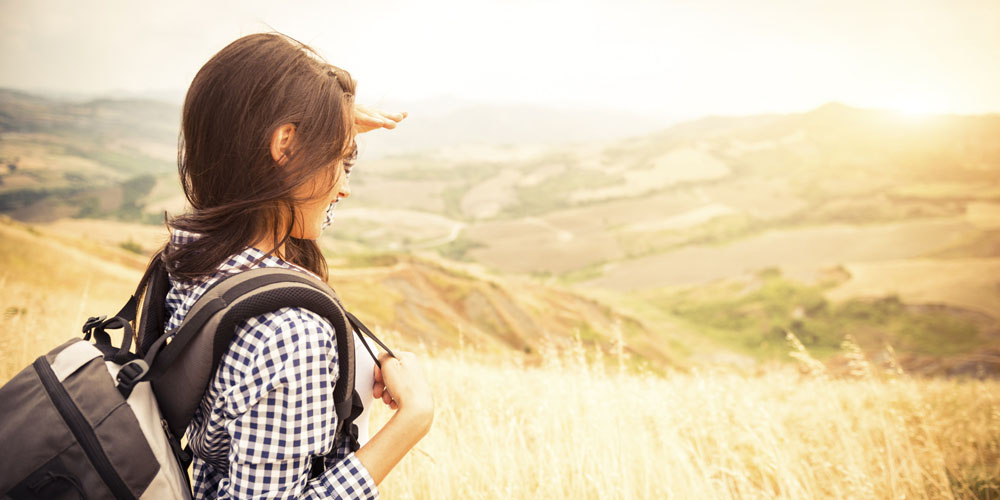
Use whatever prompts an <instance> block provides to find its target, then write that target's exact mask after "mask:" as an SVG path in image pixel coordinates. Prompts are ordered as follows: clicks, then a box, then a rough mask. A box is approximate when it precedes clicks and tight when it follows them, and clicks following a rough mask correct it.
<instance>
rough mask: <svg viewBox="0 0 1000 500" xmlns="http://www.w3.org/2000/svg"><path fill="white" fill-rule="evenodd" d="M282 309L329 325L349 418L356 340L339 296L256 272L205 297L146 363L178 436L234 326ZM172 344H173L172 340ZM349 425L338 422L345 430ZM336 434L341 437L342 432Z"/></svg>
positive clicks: (339, 396)
mask: <svg viewBox="0 0 1000 500" xmlns="http://www.w3.org/2000/svg"><path fill="white" fill-rule="evenodd" d="M282 307H302V308H305V309H309V310H310V311H313V312H314V313H316V314H319V315H320V316H323V317H325V318H326V319H327V320H328V321H330V323H331V325H333V328H334V330H335V332H336V336H337V350H338V353H337V354H338V357H339V358H340V363H339V366H338V370H339V378H338V382H337V384H336V386H335V387H334V402H335V403H337V409H338V416H340V413H341V411H343V412H345V415H344V416H345V417H347V416H349V407H350V406H349V405H350V400H351V399H352V396H353V392H354V339H353V336H352V335H351V334H350V329H349V328H348V326H347V325H348V324H349V323H348V320H347V316H346V314H345V312H344V310H343V308H342V307H341V304H340V301H339V299H337V298H336V294H335V292H333V290H332V289H331V288H330V287H329V286H328V285H326V284H325V283H323V282H322V281H320V280H318V279H316V278H313V277H311V276H308V275H306V274H305V273H301V272H298V271H294V270H289V269H284V268H258V269H251V270H249V271H243V272H240V273H237V274H233V275H230V276H227V277H224V278H222V279H221V280H219V281H218V282H216V283H215V284H214V285H213V286H212V287H210V288H209V289H208V290H206V291H205V293H204V294H202V296H201V297H199V298H198V300H197V301H196V303H195V304H194V305H193V306H192V308H191V310H190V311H189V312H188V313H187V316H186V317H185V318H184V321H183V322H182V324H181V326H180V327H179V328H178V329H176V330H175V331H171V332H167V333H165V334H164V335H162V336H161V337H160V339H158V340H157V341H156V342H154V343H153V344H152V345H151V346H150V350H149V352H147V353H146V362H147V363H148V364H149V366H150V372H149V380H150V382H151V383H152V385H153V391H154V393H155V394H156V396H157V400H158V401H159V403H160V409H161V411H162V413H163V416H164V418H165V419H166V420H167V422H168V424H169V426H170V428H171V431H172V432H174V434H175V435H178V436H180V435H183V433H184V430H185V429H186V428H187V425H188V423H189V422H190V421H191V417H192V416H193V415H194V412H195V409H196V408H197V406H198V404H199V403H200V402H201V397H202V395H203V394H204V392H205V390H206V389H207V388H208V384H209V383H210V381H211V378H212V376H213V374H214V373H215V369H216V367H217V366H218V364H219V361H220V360H221V359H222V356H223V354H225V352H226V351H227V350H228V348H229V344H230V342H231V341H232V338H233V335H234V334H235V329H236V325H237V324H239V323H240V322H242V321H245V320H246V319H249V318H252V317H254V316H258V315H261V314H264V313H267V312H271V311H274V310H276V309H280V308H282ZM168 339H169V340H168ZM345 421H346V419H340V420H339V424H340V426H342V425H343V424H344V423H345ZM337 431H338V432H339V431H340V427H338V429H337Z"/></svg>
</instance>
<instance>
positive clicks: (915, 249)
mask: <svg viewBox="0 0 1000 500" xmlns="http://www.w3.org/2000/svg"><path fill="white" fill-rule="evenodd" d="M976 231H977V229H976V228H975V227H974V226H972V225H971V224H969V223H968V222H966V221H965V220H963V219H962V218H947V219H925V220H918V221H909V222H901V223H894V224H886V225H866V226H854V225H848V224H833V225H824V226H817V227H808V228H799V229H780V230H772V231H767V232H765V233H763V234H761V235H759V236H755V237H752V238H747V239H743V240H739V241H736V242H733V243H729V244H726V245H720V246H713V245H697V246H689V247H684V248H681V249H679V250H675V251H672V252H668V253H663V254H657V255H651V256H647V257H641V258H638V259H632V260H629V261H624V262H616V263H612V264H608V265H607V266H605V269H604V275H603V276H601V277H599V278H595V279H593V280H590V281H587V282H585V283H584V285H587V286H595V287H604V288H610V289H617V290H636V289H641V288H649V287H659V286H668V285H686V284H699V283H707V282H710V281H714V280H718V279H726V278H734V277H737V276H741V275H744V274H746V273H751V272H754V271H755V270H759V269H762V268H767V267H778V268H781V269H782V271H783V272H784V273H785V274H786V275H789V276H793V277H796V278H805V279H811V278H813V277H814V276H815V273H816V272H817V271H819V270H821V269H823V268H825V267H829V266H831V265H837V264H843V263H848V262H878V261H886V260H897V259H907V258H916V257H920V256H922V255H924V254H928V253H931V252H934V251H937V250H941V249H944V248H948V247H950V246H952V245H954V244H956V243H957V242H961V241H964V240H965V239H966V238H968V237H970V235H973V234H975V233H976Z"/></svg>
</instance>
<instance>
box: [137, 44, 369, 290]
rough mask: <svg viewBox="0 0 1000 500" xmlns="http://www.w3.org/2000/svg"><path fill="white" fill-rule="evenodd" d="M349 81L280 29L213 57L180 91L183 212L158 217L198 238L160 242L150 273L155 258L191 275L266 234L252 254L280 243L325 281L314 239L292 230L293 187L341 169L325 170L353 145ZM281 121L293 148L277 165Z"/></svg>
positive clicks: (208, 269)
mask: <svg viewBox="0 0 1000 500" xmlns="http://www.w3.org/2000/svg"><path fill="white" fill-rule="evenodd" d="M355 85H356V84H355V81H354V80H353V79H352V78H351V76H350V74H349V73H347V72H346V71H344V70H342V69H340V68H338V67H336V66H333V65H331V64H329V63H327V62H326V61H325V60H324V59H323V58H322V56H320V55H319V54H318V53H317V52H316V51H315V50H313V49H312V48H311V47H309V46H308V45H305V44H303V43H301V42H298V41H297V40H294V39H292V38H290V37H288V36H286V35H283V34H280V33H258V34H252V35H247V36H244V37H242V38H240V39H238V40H236V41H234V42H232V43H230V44H229V45H227V46H226V47H225V48H223V49H222V50H220V51H219V52H218V53H217V54H215V55H214V56H212V58H211V59H209V61H208V62H207V63H205V65H204V66H202V68H201V70H199V71H198V74H197V75H195V77H194V80H193V81H192V82H191V87H190V89H188V92H187V96H186V97H185V99H184V108H183V113H182V118H181V135H180V138H179V140H178V152H177V169H178V173H179V174H180V180H181V184H182V187H183V189H184V194H185V196H186V197H187V200H188V202H189V203H190V206H191V211H190V212H188V213H185V214H182V215H178V216H175V217H172V218H170V219H169V220H167V221H166V224H167V226H168V228H172V229H181V230H184V231H189V232H192V233H197V234H199V235H201V236H200V238H198V239H197V240H195V241H193V242H191V243H188V244H185V245H182V246H177V245H171V244H170V243H167V244H166V245H165V246H164V247H163V248H162V249H161V250H160V251H159V252H157V254H156V255H155V256H154V257H153V261H152V262H151V263H150V269H151V268H152V265H153V264H154V263H155V262H156V260H158V259H162V261H163V262H164V264H165V266H166V269H167V271H168V272H170V273H171V274H172V275H174V276H175V277H178V278H181V279H185V280H196V279H199V278H202V277H205V276H208V275H210V274H212V273H213V272H214V271H215V270H216V269H217V268H218V266H219V265H221V264H222V263H223V262H224V261H225V260H226V259H227V258H229V257H230V256H232V255H234V254H237V253H240V252H241V251H243V250H244V249H245V248H247V247H248V246H250V245H251V244H252V243H254V242H255V241H258V239H260V238H268V237H269V238H271V239H270V241H273V242H275V247H274V248H271V249H261V250H267V253H268V254H271V253H273V252H274V251H275V250H277V249H278V248H281V246H282V245H284V251H283V254H284V255H283V257H284V258H285V260H287V261H289V262H293V263H295V264H296V265H299V266H301V267H304V268H306V269H308V270H310V271H312V272H313V273H315V274H317V275H318V276H320V277H322V278H323V279H324V280H326V279H327V264H326V260H325V259H324V258H323V255H322V253H321V252H320V250H319V246H318V245H317V244H316V242H315V241H313V240H305V239H298V238H295V237H292V235H291V233H292V228H293V227H294V225H295V210H293V207H294V205H295V204H297V203H300V202H302V201H304V200H300V199H296V198H295V197H294V196H293V192H294V191H295V190H296V188H297V187H299V186H301V185H303V184H305V183H308V182H316V181H315V179H324V180H330V179H331V177H332V180H330V182H331V184H330V185H329V186H327V188H328V189H327V190H329V188H332V186H334V185H335V184H336V182H337V180H338V177H339V176H340V175H342V174H341V172H340V170H339V169H333V168H332V167H335V166H336V165H337V164H338V163H337V162H339V161H340V160H342V159H345V158H348V157H349V156H350V155H351V153H352V152H353V151H354V148H355V147H356V145H355V144H354V92H355ZM288 123H291V124H294V125H295V135H294V144H293V145H292V147H291V148H289V150H286V151H284V154H285V155H286V156H287V158H288V162H287V163H286V164H284V165H279V164H278V163H276V162H275V160H274V158H273V157H272V156H271V149H270V143H271V137H272V135H273V134H274V132H275V130H277V129H278V128H279V127H281V126H282V125H284V124H288ZM324 170H325V171H324ZM330 170H333V173H331V172H330ZM283 213H284V214H285V215H286V216H285V217H282V214H283ZM287 215H291V217H288V216H287ZM147 271H148V270H147ZM147 274H148V272H147ZM140 286H141V285H140Z"/></svg>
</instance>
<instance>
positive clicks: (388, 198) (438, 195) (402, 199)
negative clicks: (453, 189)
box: [338, 165, 450, 213]
mask: <svg viewBox="0 0 1000 500" xmlns="http://www.w3.org/2000/svg"><path fill="white" fill-rule="evenodd" d="M367 166H368V165H364V166H361V167H359V168H365V167H367ZM352 177H353V176H352ZM449 185H450V184H449V183H448V182H443V181H438V180H423V179H394V178H392V176H379V177H378V178H377V179H371V180H364V181H362V182H356V181H355V180H354V179H351V187H352V191H351V198H350V201H349V202H348V203H350V204H351V205H353V204H354V203H357V204H360V205H371V206H380V207H391V208H398V209H409V210H421V211H427V212H435V213H441V212H444V211H445V202H444V197H443V196H442V193H443V192H444V190H445V188H447V187H448V186H449ZM338 210H339V209H338Z"/></svg>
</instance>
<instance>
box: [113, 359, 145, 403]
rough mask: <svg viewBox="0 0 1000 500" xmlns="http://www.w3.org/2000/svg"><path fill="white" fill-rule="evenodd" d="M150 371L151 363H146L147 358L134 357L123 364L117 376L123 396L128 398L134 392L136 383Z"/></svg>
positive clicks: (119, 390) (119, 389)
mask: <svg viewBox="0 0 1000 500" xmlns="http://www.w3.org/2000/svg"><path fill="white" fill-rule="evenodd" d="M147 373H149V365H148V364H146V361H145V360H142V359H133V360H132V361H129V362H128V363H125V364H124V365H122V367H121V369H119V370H118V376H117V377H115V379H116V380H118V392H120V393H121V395H122V397H124V398H125V399H128V397H129V395H130V394H132V388H134V387H135V384H137V383H139V381H140V380H142V379H143V378H144V377H145V376H146V374H147Z"/></svg>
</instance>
